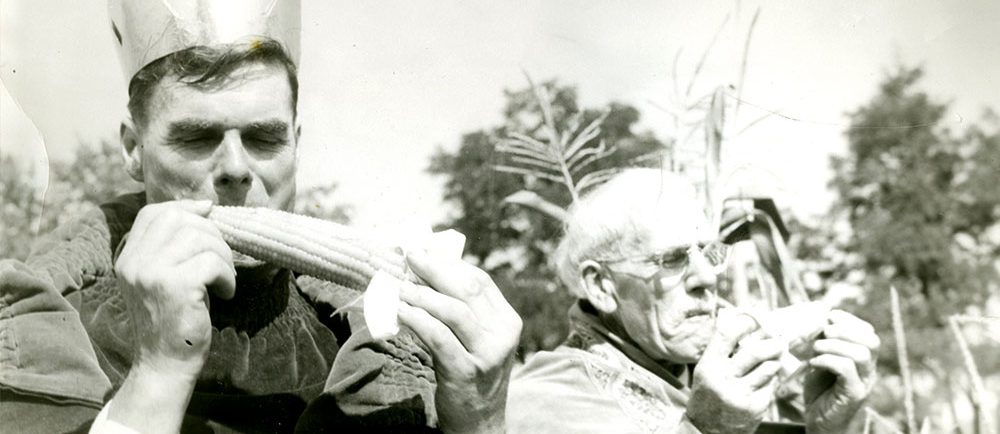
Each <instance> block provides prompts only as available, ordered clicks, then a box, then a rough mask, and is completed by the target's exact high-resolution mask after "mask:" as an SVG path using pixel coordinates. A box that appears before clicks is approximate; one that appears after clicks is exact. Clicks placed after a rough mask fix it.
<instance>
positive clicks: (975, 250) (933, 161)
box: [832, 68, 1000, 327]
mask: <svg viewBox="0 0 1000 434" xmlns="http://www.w3.org/2000/svg"><path fill="white" fill-rule="evenodd" d="M922 74H923V72H922V71H921V70H920V69H919V68H915V69H907V68H901V69H900V70H899V71H897V72H896V73H895V74H894V75H892V76H890V77H888V78H887V79H886V80H885V81H884V82H883V83H882V84H881V86H880V88H879V93H878V94H877V95H876V96H875V97H874V98H873V99H872V100H871V101H870V102H869V103H868V104H866V105H865V106H862V107H860V108H858V109H857V110H856V111H854V112H853V113H851V114H850V118H851V128H850V129H849V130H848V132H847V138H848V141H849V143H850V154H849V155H848V156H847V157H844V158H834V160H833V168H834V178H833V181H832V185H833V187H834V188H835V189H836V191H837V193H838V195H839V200H838V202H837V205H836V209H837V210H839V211H842V212H844V213H845V215H846V218H847V220H848V221H849V222H850V224H851V227H852V228H853V229H854V231H853V236H852V238H851V241H850V244H849V245H848V249H850V250H853V251H856V252H857V253H858V254H859V255H860V256H861V257H862V258H863V263H862V266H863V267H864V270H865V271H866V272H867V274H868V275H869V276H870V280H873V281H879V280H882V281H885V282H888V283H890V284H894V285H895V286H896V287H897V288H899V289H900V291H901V292H902V293H903V295H904V299H909V300H911V303H910V305H911V312H910V313H911V314H912V315H913V316H914V318H913V319H914V320H916V322H917V323H918V324H928V325H933V326H935V327H943V326H944V325H945V324H946V323H945V319H946V318H947V316H948V315H950V314H955V313H960V312H961V311H962V310H963V309H964V308H965V307H966V306H969V305H974V304H980V303H982V302H983V301H984V300H985V297H986V295H988V294H989V293H990V290H991V289H993V290H995V282H996V279H997V274H996V270H995V269H994V268H993V264H992V258H995V257H996V254H997V253H998V252H1000V250H998V249H1000V246H998V245H997V244H996V240H992V241H991V240H990V239H989V233H990V232H989V231H991V230H995V229H994V228H995V222H996V221H997V220H998V218H1000V194H998V193H997V189H996V180H997V175H996V174H997V173H1000V134H998V131H997V129H996V125H995V122H993V124H994V125H993V127H994V128H993V131H992V132H990V133H988V132H985V131H983V130H982V129H980V127H971V128H970V129H969V130H968V131H967V132H966V133H965V134H964V135H961V136H955V135H954V134H952V133H951V132H950V131H948V130H946V129H943V128H940V127H939V123H940V122H941V120H942V119H943V117H944V115H945V112H946V110H947V106H946V105H945V104H943V103H939V102H936V101H934V100H932V99H931V98H930V97H928V96H927V95H926V94H925V93H923V92H919V91H917V90H915V89H914V85H915V84H916V83H917V81H918V80H919V79H920V77H921V76H922ZM987 121H989V120H988V119H987ZM885 282H880V283H885ZM868 287H869V288H883V289H884V288H887V286H877V287H876V286H868ZM907 296H908V297H907ZM913 301H918V303H914V302H913ZM918 306H925V307H926V308H925V309H921V308H918Z"/></svg>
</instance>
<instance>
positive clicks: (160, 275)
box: [109, 201, 236, 432]
mask: <svg viewBox="0 0 1000 434" xmlns="http://www.w3.org/2000/svg"><path fill="white" fill-rule="evenodd" d="M211 207H212V205H211V203H209V202H192V201H177V202H164V203H158V204H153V205H148V206H146V207H144V208H143V209H142V210H140V211H139V214H138V215H137V216H136V219H135V223H134V224H133V226H132V230H131V232H130V233H129V235H128V239H127V241H126V243H125V247H124V248H123V249H122V252H121V255H120V256H119V257H118V261H117V263H116V264H115V271H116V273H117V275H118V280H119V282H120V287H121V291H122V297H123V298H124V299H125V303H126V306H127V308H128V313H129V318H130V319H131V324H132V329H133V331H134V338H133V350H134V357H133V360H132V366H131V369H130V370H129V374H128V377H127V378H126V379H125V382H124V383H123V385H122V387H121V389H119V391H118V393H117V394H116V395H115V398H114V400H113V401H112V405H111V407H110V408H109V419H111V420H114V421H117V422H119V423H122V424H124V425H127V426H130V427H132V428H136V429H139V430H140V431H142V432H176V431H178V430H179V429H180V423H181V420H182V419H183V416H184V412H185V410H186V407H187V403H188V400H189V399H190V396H191V392H192V391H193V389H194V385H195V382H196V381H197V379H198V374H199V373H200V372H201V368H202V366H203V365H204V363H205V358H206V355H207V353H208V350H209V347H210V344H211V336H212V321H211V319H210V318H209V315H208V291H212V293H213V294H215V295H217V296H219V297H221V298H224V299H228V298H232V296H233V294H234V292H235V288H236V270H235V269H234V268H233V262H232V251H231V250H230V249H229V246H228V245H226V243H225V241H223V239H222V235H221V234H220V233H219V231H218V229H216V228H215V226H214V225H213V224H212V223H211V222H209V221H208V220H207V219H205V216H207V215H208V212H209V210H211Z"/></svg>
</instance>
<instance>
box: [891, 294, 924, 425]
mask: <svg viewBox="0 0 1000 434" xmlns="http://www.w3.org/2000/svg"><path fill="white" fill-rule="evenodd" d="M889 294H890V296H891V298H892V305H891V306H892V330H893V332H895V336H896V358H897V359H898V360H899V373H900V376H902V378H903V408H904V409H905V411H906V432H907V433H909V434H916V432H917V422H916V416H915V415H914V409H913V407H914V406H913V377H912V373H911V372H910V361H909V357H908V356H907V353H906V331H905V330H904V329H903V315H902V312H901V311H900V308H899V293H898V292H897V291H896V287H895V286H891V287H889Z"/></svg>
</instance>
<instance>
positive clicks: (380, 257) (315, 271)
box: [208, 206, 414, 289]
mask: <svg viewBox="0 0 1000 434" xmlns="http://www.w3.org/2000/svg"><path fill="white" fill-rule="evenodd" d="M208 218H209V220H211V221H212V222H213V223H215V225H216V227H218V228H219V231H220V232H221V233H222V238H223V239H225V241H226V242H227V243H228V244H229V246H230V247H232V249H233V250H235V251H237V252H240V253H243V254H246V255H249V256H252V257H254V258H257V259H259V260H262V261H265V262H270V263H272V264H275V265H278V266H281V267H285V268H288V269H290V270H292V271H296V272H299V273H302V274H306V275H309V276H313V277H316V278H319V279H323V280H327V281H330V282H334V283H337V284H340V285H343V286H347V287H350V288H356V289H364V288H365V287H366V286H367V285H368V283H369V282H370V281H371V279H372V277H373V276H374V275H375V272H376V271H379V270H381V271H383V272H385V273H388V274H390V275H392V276H393V277H396V278H397V279H401V280H407V279H409V280H411V281H412V280H413V279H414V278H413V277H412V275H411V274H410V273H408V272H407V269H406V265H405V263H404V259H403V255H402V253H401V252H400V251H399V249H397V248H393V247H391V245H390V244H389V243H387V242H385V241H384V240H380V239H379V238H378V237H376V236H374V235H373V234H368V233H365V232H363V231H361V230H358V229H354V228H349V227H347V226H344V225H340V224H337V223H333V222H329V221H326V220H320V219H317V218H312V217H307V216H303V215H296V214H291V213H287V212H284V211H278V210H273V209H267V208H247V207H233V206H214V207H212V211H211V213H210V214H209V217H208Z"/></svg>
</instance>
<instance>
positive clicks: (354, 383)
mask: <svg viewBox="0 0 1000 434" xmlns="http://www.w3.org/2000/svg"><path fill="white" fill-rule="evenodd" d="M299 283H300V285H301V288H302V291H303V293H304V294H306V296H307V298H308V299H310V301H311V302H312V303H313V304H314V306H316V308H317V311H318V312H319V314H320V315H321V316H325V317H327V318H325V321H326V323H327V325H328V326H329V327H330V328H331V329H332V330H333V331H334V333H335V334H336V335H337V338H338V341H339V343H340V351H339V352H338V353H337V358H336V360H335V361H334V364H333V368H332V369H331V371H330V375H329V377H328V378H327V382H326V386H325V388H324V391H323V394H322V395H321V396H320V397H319V398H317V399H316V400H314V401H313V402H312V403H310V405H309V407H308V408H307V409H306V411H305V413H304V414H303V416H302V417H301V418H300V420H299V424H298V427H297V430H298V431H300V432H337V431H338V430H345V429H346V430H347V431H351V430H352V429H372V428H376V429H377V428H383V429H384V428H390V427H391V428H392V429H394V430H397V431H400V432H436V426H437V413H436V411H435V407H434V391H435V380H434V371H433V367H432V364H431V357H430V355H429V354H428V352H427V351H426V350H425V349H424V348H423V347H422V346H421V344H420V343H419V341H418V340H417V339H416V337H414V335H413V334H412V333H411V332H408V331H406V330H404V331H403V332H401V333H400V334H399V335H397V336H396V337H394V338H391V339H388V340H385V341H381V340H374V339H372V337H371V335H370V334H369V333H368V330H367V328H366V326H365V322H364V318H363V316H362V313H361V310H360V306H355V305H352V303H353V302H354V301H355V300H356V299H357V298H358V297H359V296H360V295H361V293H360V292H359V291H356V290H353V289H350V288H345V287H341V286H338V285H335V284H331V283H329V282H322V281H318V280H316V279H312V278H307V277H300V278H299ZM352 306H354V307H352ZM338 308H339V310H336V309H338ZM334 312H336V313H335V314H334Z"/></svg>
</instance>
